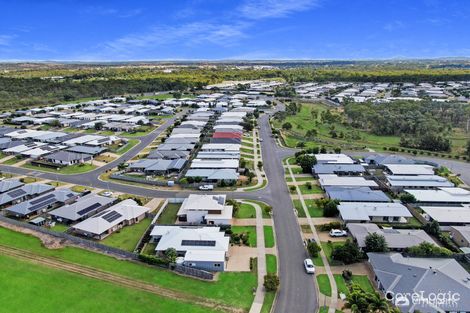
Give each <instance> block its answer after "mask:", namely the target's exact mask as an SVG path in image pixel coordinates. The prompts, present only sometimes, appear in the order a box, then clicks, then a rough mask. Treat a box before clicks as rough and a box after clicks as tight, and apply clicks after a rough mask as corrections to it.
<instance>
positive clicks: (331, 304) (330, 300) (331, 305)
mask: <svg viewBox="0 0 470 313" xmlns="http://www.w3.org/2000/svg"><path fill="white" fill-rule="evenodd" d="M286 164H287V166H286V167H287V171H288V172H289V174H290V177H291V178H292V181H293V183H294V184H296V179H295V175H294V173H293V172H292V167H291V165H290V163H289V160H286ZM295 189H296V192H297V197H295V198H297V199H298V200H300V203H301V204H302V207H303V209H304V211H305V214H306V216H307V217H306V218H305V219H306V222H307V224H308V225H309V226H310V229H311V230H312V236H313V239H315V241H316V242H318V243H319V242H320V237H319V235H318V233H317V230H316V228H315V225H314V223H313V220H312V218H311V217H310V213H309V211H308V209H307V205H306V204H305V200H304V197H303V195H302V193H301V192H300V189H299V186H298V185H296V188H295ZM320 257H321V259H322V261H323V266H324V267H323V268H320V267H318V270H319V271H320V272H323V271H324V273H326V275H328V279H329V280H330V286H331V295H332V296H331V297H326V296H324V295H323V294H320V291H319V290H318V289H317V292H318V301H319V302H318V304H319V305H320V303H325V304H326V305H327V306H328V313H335V311H336V307H337V305H338V298H337V296H336V295H337V294H338V287H337V286H336V282H335V279H334V276H333V273H332V271H331V268H330V264H329V263H328V259H327V258H326V256H325V252H324V251H323V250H321V251H320Z"/></svg>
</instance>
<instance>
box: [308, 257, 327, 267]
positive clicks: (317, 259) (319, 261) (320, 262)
mask: <svg viewBox="0 0 470 313" xmlns="http://www.w3.org/2000/svg"><path fill="white" fill-rule="evenodd" d="M311 259H312V262H313V264H315V266H324V265H325V264H323V259H322V258H321V256H320V254H318V256H317V257H315V258H311Z"/></svg>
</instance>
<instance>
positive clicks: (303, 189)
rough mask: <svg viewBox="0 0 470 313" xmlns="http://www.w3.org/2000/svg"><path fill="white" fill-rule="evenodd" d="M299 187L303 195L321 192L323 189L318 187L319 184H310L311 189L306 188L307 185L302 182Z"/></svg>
mask: <svg viewBox="0 0 470 313" xmlns="http://www.w3.org/2000/svg"><path fill="white" fill-rule="evenodd" d="M299 189H300V192H301V193H302V194H303V195H311V194H318V193H323V190H322V189H321V188H320V186H317V185H312V186H311V189H308V188H307V186H305V184H303V185H300V186H299Z"/></svg>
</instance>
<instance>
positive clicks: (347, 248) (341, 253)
mask: <svg viewBox="0 0 470 313" xmlns="http://www.w3.org/2000/svg"><path fill="white" fill-rule="evenodd" d="M361 255H362V254H361V251H360V250H359V247H358V246H357V243H355V242H352V241H351V240H349V239H348V240H346V242H345V243H344V245H341V246H336V247H334V248H333V251H332V252H331V258H332V259H333V260H336V261H340V262H343V263H344V264H352V263H356V262H358V261H359V260H360V258H361Z"/></svg>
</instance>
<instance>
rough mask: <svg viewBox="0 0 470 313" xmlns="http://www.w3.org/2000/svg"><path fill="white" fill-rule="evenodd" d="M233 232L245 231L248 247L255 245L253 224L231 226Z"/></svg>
mask: <svg viewBox="0 0 470 313" xmlns="http://www.w3.org/2000/svg"><path fill="white" fill-rule="evenodd" d="M232 232H233V233H234V234H241V233H247V234H248V244H249V246H250V247H256V239H257V238H256V227H255V226H232Z"/></svg>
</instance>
